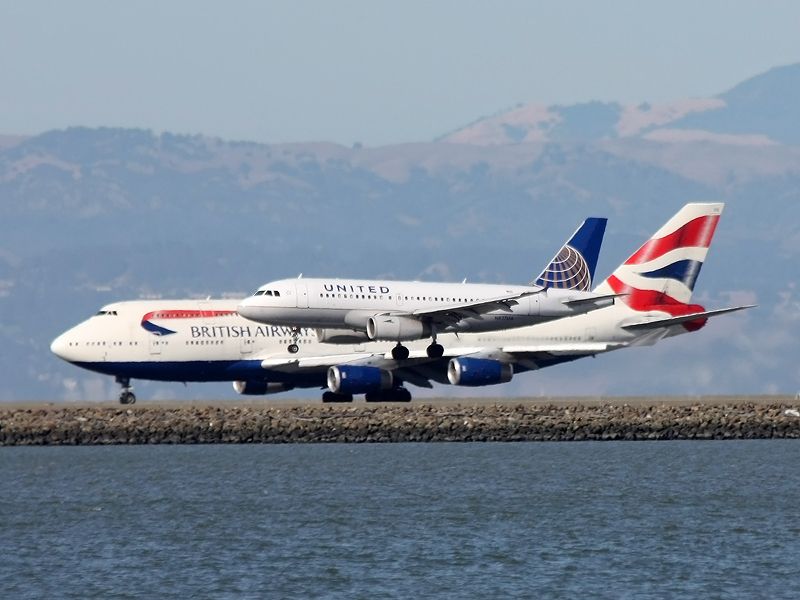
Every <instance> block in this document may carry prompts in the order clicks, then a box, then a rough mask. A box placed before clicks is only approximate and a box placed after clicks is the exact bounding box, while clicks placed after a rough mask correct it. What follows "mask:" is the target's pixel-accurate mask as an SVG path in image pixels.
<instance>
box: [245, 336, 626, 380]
mask: <svg viewBox="0 0 800 600" xmlns="http://www.w3.org/2000/svg"><path fill="white" fill-rule="evenodd" d="M622 345H625V344H607V343H601V342H575V343H574V344H569V345H565V344H557V345H556V344H531V345H509V346H501V347H496V348H487V347H485V346H475V347H449V348H448V347H446V348H445V352H444V355H443V356H442V357H441V358H430V357H429V356H428V355H427V353H426V351H425V350H424V349H421V350H412V351H411V353H410V354H409V357H408V358H407V359H406V360H402V361H398V360H395V359H394V358H392V354H391V351H388V352H386V353H372V352H360V353H347V354H320V355H314V356H286V355H280V356H273V357H265V358H263V359H262V361H261V366H262V368H264V369H269V370H274V371H281V372H284V373H296V372H300V371H304V370H308V371H316V372H319V371H323V370H325V369H327V368H328V367H331V366H334V365H343V364H350V365H363V366H372V367H379V368H381V369H386V370H388V371H392V373H393V374H394V375H395V377H397V378H398V379H400V380H402V381H404V382H406V383H409V384H411V385H415V386H417V387H424V388H431V387H433V385H432V383H431V382H438V383H443V384H447V383H448V380H447V364H448V362H449V361H450V359H451V358H454V357H458V356H469V357H473V358H489V359H494V360H499V361H502V362H509V363H514V364H518V365H520V366H522V367H524V368H525V370H533V369H541V368H544V367H546V366H549V365H552V364H557V363H561V362H566V361H569V360H574V359H576V358H581V357H584V356H591V355H594V354H598V353H601V352H605V351H607V350H612V349H614V348H617V347H619V346H622Z"/></svg>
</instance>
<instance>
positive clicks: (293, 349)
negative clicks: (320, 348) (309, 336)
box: [286, 327, 300, 354]
mask: <svg viewBox="0 0 800 600" xmlns="http://www.w3.org/2000/svg"><path fill="white" fill-rule="evenodd" d="M299 338H300V328H299V327H292V343H291V344H289V346H288V347H287V348H286V349H287V350H288V351H289V353H290V354H297V351H298V350H300V347H299V346H298V345H297V340H298V339H299Z"/></svg>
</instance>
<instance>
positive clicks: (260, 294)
mask: <svg viewBox="0 0 800 600" xmlns="http://www.w3.org/2000/svg"><path fill="white" fill-rule="evenodd" d="M265 291H266V290H258V291H257V292H256V293H255V294H253V296H263V295H264V292H265Z"/></svg>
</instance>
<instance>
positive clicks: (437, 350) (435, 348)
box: [425, 342, 444, 358]
mask: <svg viewBox="0 0 800 600" xmlns="http://www.w3.org/2000/svg"><path fill="white" fill-rule="evenodd" d="M425 351H426V352H427V353H428V357H429V358H442V355H443V354H444V347H443V346H442V345H441V344H437V343H436V342H433V343H432V344H431V345H430V346H428V347H427V348H426V349H425Z"/></svg>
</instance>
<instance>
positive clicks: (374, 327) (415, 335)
mask: <svg viewBox="0 0 800 600" xmlns="http://www.w3.org/2000/svg"><path fill="white" fill-rule="evenodd" d="M367 335H368V336H369V339H371V340H380V341H382V342H405V341H408V340H421V339H424V338H427V337H430V336H431V328H430V326H428V325H427V324H426V323H423V322H422V321H420V320H419V319H412V318H410V317H400V316H397V315H380V316H377V317H370V318H369V319H368V320H367Z"/></svg>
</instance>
